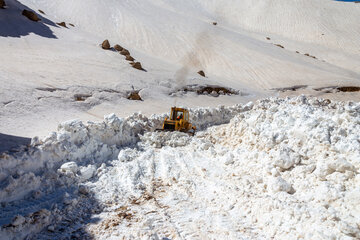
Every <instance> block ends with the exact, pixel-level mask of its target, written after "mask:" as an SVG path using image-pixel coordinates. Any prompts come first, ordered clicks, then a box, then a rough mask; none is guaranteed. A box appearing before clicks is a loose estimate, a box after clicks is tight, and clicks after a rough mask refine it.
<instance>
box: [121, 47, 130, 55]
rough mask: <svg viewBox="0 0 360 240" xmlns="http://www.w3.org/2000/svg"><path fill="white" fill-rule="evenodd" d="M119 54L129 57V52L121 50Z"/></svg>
mask: <svg viewBox="0 0 360 240" xmlns="http://www.w3.org/2000/svg"><path fill="white" fill-rule="evenodd" d="M120 54H121V55H124V56H126V55H130V52H129V50H127V49H125V48H123V50H121V52H120Z"/></svg>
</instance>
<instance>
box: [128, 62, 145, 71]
mask: <svg viewBox="0 0 360 240" xmlns="http://www.w3.org/2000/svg"><path fill="white" fill-rule="evenodd" d="M130 64H131V66H132V67H133V68H136V69H138V70H142V71H144V70H145V69H143V68H142V66H141V63H140V62H131V63H130Z"/></svg>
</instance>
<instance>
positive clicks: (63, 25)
mask: <svg viewBox="0 0 360 240" xmlns="http://www.w3.org/2000/svg"><path fill="white" fill-rule="evenodd" d="M56 24H57V25H59V26H62V27H66V28H67V26H66V23H65V22H60V23H56Z"/></svg>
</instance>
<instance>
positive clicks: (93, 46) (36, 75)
mask: <svg viewBox="0 0 360 240" xmlns="http://www.w3.org/2000/svg"><path fill="white" fill-rule="evenodd" d="M6 2H7V5H8V8H6V9H1V15H0V21H1V23H2V24H1V26H0V48H1V54H2V55H3V56H6V58H1V59H0V66H1V68H0V78H1V79H0V80H1V82H2V87H1V99H0V100H1V102H2V105H0V111H1V116H0V118H1V119H0V120H1V122H2V124H1V125H0V131H1V132H4V133H7V134H14V135H21V136H33V135H35V134H40V135H46V133H47V132H48V131H49V130H53V129H55V127H56V125H57V124H58V123H60V122H62V121H64V120H68V119H72V118H80V119H83V120H87V119H92V120H95V119H97V120H98V119H101V118H102V116H103V115H104V114H108V113H110V112H116V113H117V114H118V115H121V116H127V115H129V114H130V113H132V112H134V111H137V110H141V111H143V112H144V113H146V114H151V113H160V112H164V111H168V108H169V107H170V106H171V105H174V104H177V105H183V106H187V107H196V106H217V105H219V104H225V105H233V104H235V103H240V102H247V101H249V100H251V99H254V98H261V97H264V96H267V95H269V94H273V93H272V92H269V89H271V88H281V87H289V86H293V85H305V86H307V85H308V88H310V89H312V88H314V87H325V86H334V85H335V86H337V85H355V86H356V85H359V79H360V68H359V66H360V57H359V51H360V43H359V41H358V40H357V39H359V32H360V29H359V26H360V20H359V18H358V16H359V14H360V5H359V4H353V3H344V2H336V1H327V0H314V1H307V0H298V1H286V0H271V1H270V0H262V1H257V2H256V3H255V2H254V1H250V0H246V1H235V0H230V1H220V0H212V1H203V0H195V1H194V0H184V1H180V2H179V1H176V0H166V1H165V0H151V1H150V0H134V1H116V0H106V1H97V0H88V1H86V2H84V1H80V0H75V1H61V0H53V1H46V0H20V1H15V0H7V1H6ZM26 7H28V8H30V9H32V10H34V11H37V9H41V10H42V11H44V12H45V14H39V15H40V18H42V19H43V20H42V22H41V23H30V22H29V21H28V20H27V19H25V17H23V16H21V15H20V13H21V11H22V9H23V8H26ZM61 21H65V22H66V23H67V26H68V28H63V27H60V26H58V25H56V24H55V23H57V22H61ZM214 22H216V23H217V24H216V25H213V23H214ZM69 23H72V24H74V25H75V27H72V26H70V25H69ZM24 24H26V26H27V27H28V29H30V31H28V32H26V31H25V32H24V27H23V26H24ZM36 24H38V25H36ZM39 24H41V27H39ZM9 32H10V33H9ZM14 36H17V37H14ZM104 39H109V40H110V43H111V45H114V44H115V43H118V44H120V45H122V46H123V47H126V48H127V49H129V50H130V52H131V55H132V56H133V57H135V58H136V60H137V61H140V62H141V63H142V65H143V66H144V68H145V69H146V70H147V72H142V71H137V70H135V69H133V68H131V67H130V65H129V64H128V62H126V61H125V60H124V57H123V56H120V55H119V54H118V53H116V52H112V51H104V50H102V49H101V48H100V47H99V44H100V43H101V42H102V41H103V40H104ZM277 45H278V46H277ZM281 46H282V47H283V48H282V47H281ZM297 52H298V53H297ZM304 54H308V55H309V56H306V55H304ZM310 56H314V57H315V58H312V57H310ZM199 70H204V71H205V73H206V75H207V78H202V77H200V76H199V75H197V74H196V72H197V71H199ZM195 83H197V84H218V85H222V86H225V87H231V88H234V89H237V90H240V91H243V92H244V93H246V94H247V96H246V97H244V96H243V95H242V96H233V97H219V98H213V97H203V96H202V97H199V96H194V95H189V94H187V95H185V96H181V97H169V96H168V94H169V93H171V92H172V91H173V90H174V88H178V87H182V86H184V85H187V84H195ZM132 86H133V87H134V88H135V89H136V90H140V89H141V90H142V93H141V94H142V98H143V100H144V102H142V103H134V102H130V101H128V100H126V92H128V91H130V90H131V89H132ZM49 88H50V89H49ZM39 89H40V90H39ZM41 89H42V90H41ZM44 89H45V91H44ZM46 89H47V90H46ZM48 90H51V91H52V92H49V91H48ZM109 92H110V93H109ZM111 93H112V94H111ZM76 94H80V95H82V96H83V95H85V96H91V97H88V98H87V99H86V100H85V101H84V102H77V101H74V95H76ZM54 105H56V106H57V107H56V110H57V111H54V107H53V106H54ZM24 122H32V123H33V128H32V130H30V129H28V128H27V127H26V126H25V125H24V124H23V123H24Z"/></svg>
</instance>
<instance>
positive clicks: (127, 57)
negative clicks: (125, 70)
mask: <svg viewBox="0 0 360 240" xmlns="http://www.w3.org/2000/svg"><path fill="white" fill-rule="evenodd" d="M125 60H127V61H134V60H135V58H133V57H132V56H130V55H126V58H125Z"/></svg>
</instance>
